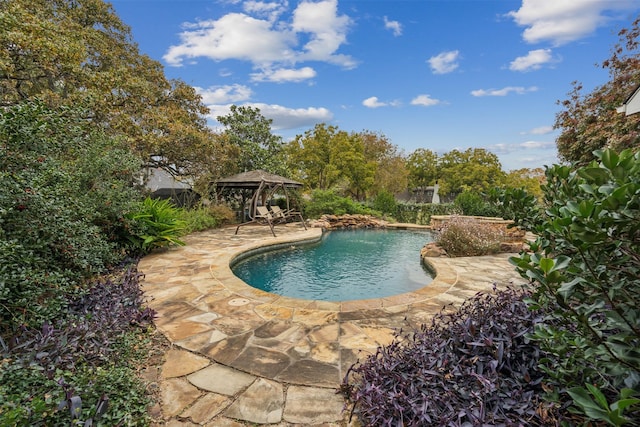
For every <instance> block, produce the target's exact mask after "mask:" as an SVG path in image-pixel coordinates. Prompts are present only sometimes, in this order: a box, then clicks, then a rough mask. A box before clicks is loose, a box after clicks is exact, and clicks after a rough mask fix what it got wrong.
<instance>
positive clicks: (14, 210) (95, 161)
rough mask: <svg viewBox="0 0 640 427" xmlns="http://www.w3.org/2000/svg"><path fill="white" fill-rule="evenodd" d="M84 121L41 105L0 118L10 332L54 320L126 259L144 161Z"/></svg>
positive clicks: (1, 301)
mask: <svg viewBox="0 0 640 427" xmlns="http://www.w3.org/2000/svg"><path fill="white" fill-rule="evenodd" d="M78 114H79V112H78V111H75V110H69V109H60V110H57V111H52V110H50V109H48V108H47V107H46V106H44V104H42V103H40V102H27V103H24V104H21V105H18V106H15V107H12V108H9V109H5V110H1V111H0V153H2V155H1V156H0V249H2V254H3V256H1V257H0V319H2V322H0V324H2V330H3V331H4V330H5V328H8V329H11V328H12V326H11V325H14V326H15V325H18V324H22V323H27V324H39V323H41V322H42V321H43V320H45V319H48V318H50V317H51V316H54V317H55V315H56V313H57V312H58V311H60V310H62V309H63V308H64V299H65V298H66V296H67V295H68V294H73V293H75V292H77V291H78V290H79V289H81V283H82V281H83V280H85V279H86V278H88V277H90V276H92V275H94V274H97V273H100V272H103V271H105V270H106V269H107V268H109V267H110V266H111V265H113V264H114V263H115V262H117V261H119V260H120V259H121V258H122V256H123V255H124V248H125V245H126V233H125V230H126V228H125V221H124V219H123V213H124V212H128V211H129V210H130V208H129V207H130V206H131V204H132V203H133V202H134V201H135V200H137V199H138V198H139V193H138V192H136V191H135V189H134V188H133V186H132V183H133V174H134V173H135V172H136V171H137V170H138V167H139V165H140V161H139V159H137V158H136V157H135V156H133V155H132V154H130V152H128V151H127V150H126V149H125V148H123V146H122V145H121V144H120V143H119V142H118V141H115V140H113V139H110V138H106V137H105V136H104V135H102V134H101V133H99V132H94V131H90V130H88V129H87V128H86V124H85V122H84V121H83V120H82V119H80V118H78Z"/></svg>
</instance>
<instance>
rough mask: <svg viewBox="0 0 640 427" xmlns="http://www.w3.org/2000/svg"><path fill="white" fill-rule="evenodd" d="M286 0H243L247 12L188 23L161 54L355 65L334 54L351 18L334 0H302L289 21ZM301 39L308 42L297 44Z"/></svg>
mask: <svg viewBox="0 0 640 427" xmlns="http://www.w3.org/2000/svg"><path fill="white" fill-rule="evenodd" d="M287 5H288V2H286V1H282V2H270V3H269V2H257V1H252V2H249V3H245V4H244V6H245V8H244V10H245V13H237V12H236V13H228V14H226V15H224V16H222V17H220V18H219V19H217V20H205V21H199V22H195V23H186V24H184V25H183V30H184V31H183V32H182V33H180V34H179V37H180V43H179V44H177V45H174V46H171V47H169V49H168V51H167V53H166V54H165V55H164V56H163V59H164V60H165V61H166V62H167V63H168V64H169V65H172V66H181V65H182V64H183V62H184V61H185V60H193V59H195V58H208V59H212V60H214V61H222V60H226V59H238V60H243V61H249V62H251V63H252V64H253V65H254V66H255V67H258V68H268V67H270V66H272V65H273V64H289V65H291V64H295V63H299V62H302V61H310V60H312V61H324V62H329V63H333V64H337V65H340V66H342V67H345V68H353V67H355V66H356V65H357V62H356V61H355V60H354V59H353V58H351V57H350V56H348V55H342V54H338V53H337V51H338V49H339V48H340V47H341V46H342V45H343V44H344V43H346V39H347V32H348V30H349V28H350V26H351V23H352V21H351V18H349V17H348V16H346V15H338V10H337V0H322V1H318V2H311V1H302V2H300V3H299V4H297V7H296V9H295V10H294V11H293V16H292V20H291V22H286V21H284V20H280V17H281V14H282V12H283V11H284V8H285V6H287ZM251 14H253V15H255V16H252V15H251ZM265 15H267V18H266V19H265V18H263V16H265ZM256 16H257V17H256ZM300 40H306V43H305V44H304V45H303V46H299V44H300Z"/></svg>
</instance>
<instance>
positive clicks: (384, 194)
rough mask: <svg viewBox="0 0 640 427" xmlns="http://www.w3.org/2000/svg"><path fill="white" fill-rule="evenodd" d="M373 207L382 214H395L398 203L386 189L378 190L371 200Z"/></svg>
mask: <svg viewBox="0 0 640 427" xmlns="http://www.w3.org/2000/svg"><path fill="white" fill-rule="evenodd" d="M373 209H375V210H377V211H379V212H381V213H382V214H383V215H384V214H391V215H395V213H396V210H397V209H398V203H397V202H396V198H395V197H394V195H393V194H391V193H390V192H388V191H385V190H383V191H380V192H379V193H378V195H377V196H376V197H375V199H374V200H373Z"/></svg>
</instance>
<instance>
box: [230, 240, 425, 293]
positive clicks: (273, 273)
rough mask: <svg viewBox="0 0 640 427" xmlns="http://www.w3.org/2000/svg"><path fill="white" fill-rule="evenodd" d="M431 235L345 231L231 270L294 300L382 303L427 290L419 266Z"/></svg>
mask: <svg viewBox="0 0 640 427" xmlns="http://www.w3.org/2000/svg"><path fill="white" fill-rule="evenodd" d="M432 240H433V238H432V235H431V233H429V232H424V231H407V230H340V231H331V232H328V233H325V234H324V235H323V237H322V240H321V241H320V242H318V243H315V244H306V245H301V246H289V247H287V248H285V249H278V250H272V251H263V252H260V253H258V254H254V255H251V256H248V257H245V258H242V257H241V259H240V261H238V262H237V263H235V264H234V265H232V266H231V269H232V270H233V273H234V274H235V275H236V276H238V277H239V278H240V279H242V280H243V281H244V282H246V283H247V284H249V285H251V286H253V287H254V288H258V289H261V290H263V291H266V292H271V293H275V294H278V295H283V296H287V297H292V298H302V299H310V300H321V301H350V300H358V299H368V298H382V297H386V296H391V295H397V294H401V293H405V292H411V291H414V290H416V289H419V288H422V287H424V286H426V285H428V284H429V283H430V282H431V280H432V279H433V275H432V273H431V272H430V271H429V270H428V269H427V268H426V267H425V266H424V265H423V264H422V262H421V260H420V249H421V248H422V247H423V246H424V245H425V244H426V243H428V242H431V241H432Z"/></svg>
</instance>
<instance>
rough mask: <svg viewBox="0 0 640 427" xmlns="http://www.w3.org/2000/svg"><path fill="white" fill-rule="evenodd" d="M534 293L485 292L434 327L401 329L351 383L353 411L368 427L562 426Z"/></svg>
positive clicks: (347, 386) (355, 370)
mask: <svg viewBox="0 0 640 427" xmlns="http://www.w3.org/2000/svg"><path fill="white" fill-rule="evenodd" d="M494 291H495V290H494ZM528 295H529V293H528V292H527V291H524V290H515V289H512V288H508V289H506V290H503V291H497V292H494V293H479V294H477V295H476V296H474V297H473V298H471V299H469V300H467V301H466V302H465V303H464V304H463V305H462V306H461V307H460V309H458V310H457V311H455V312H451V310H449V311H448V312H447V311H445V310H442V311H441V312H440V313H439V314H438V315H436V316H435V317H434V319H433V321H432V323H431V325H430V326H426V325H423V326H422V327H421V328H420V329H419V330H416V331H413V332H410V333H406V334H403V332H402V331H399V332H397V333H396V338H395V339H394V341H393V342H392V343H391V344H390V345H388V346H385V347H380V348H378V350H377V352H376V354H374V355H371V356H369V357H368V358H366V359H365V360H363V361H358V362H357V363H356V364H354V365H353V366H352V367H351V369H350V370H349V372H348V373H347V375H346V377H345V378H344V381H343V384H342V387H341V390H342V392H343V393H344V394H345V395H346V397H347V399H348V400H350V401H351V402H352V403H353V409H352V411H353V413H355V414H357V416H358V417H359V418H360V421H361V422H362V424H363V425H367V426H394V427H395V426H424V425H436V426H440V425H442V426H489V425H503V426H542V425H553V424H555V422H556V421H557V417H558V413H557V411H555V409H554V408H553V407H550V405H548V404H546V403H545V402H544V401H543V400H542V395H543V389H542V387H543V383H542V381H543V378H544V376H543V373H542V372H541V371H540V370H539V369H538V362H539V360H540V358H542V357H544V354H543V353H542V352H541V351H540V349H539V348H538V347H537V346H536V345H535V343H533V342H531V341H530V340H529V339H528V338H527V335H528V334H529V333H531V332H532V331H533V328H534V325H535V324H536V323H538V322H540V321H541V319H542V316H543V314H542V313H540V312H536V311H532V310H530V309H529V308H527V304H526V303H525V301H524V299H525V298H526V297H527V296H528ZM445 308H446V307H445Z"/></svg>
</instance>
